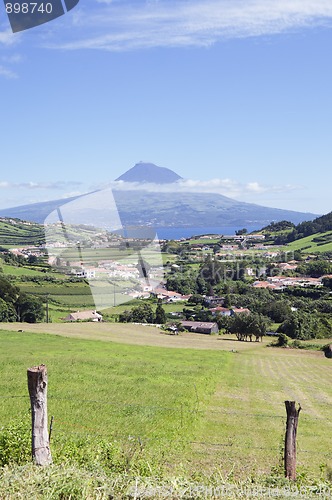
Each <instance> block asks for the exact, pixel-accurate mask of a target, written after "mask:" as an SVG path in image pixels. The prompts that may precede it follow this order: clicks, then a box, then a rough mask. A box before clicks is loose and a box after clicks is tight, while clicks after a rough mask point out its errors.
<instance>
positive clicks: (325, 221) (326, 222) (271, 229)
mask: <svg viewBox="0 0 332 500" xmlns="http://www.w3.org/2000/svg"><path fill="white" fill-rule="evenodd" d="M262 232H263V233H264V234H265V235H266V237H267V239H269V240H270V241H271V242H274V244H275V245H285V244H286V245H288V247H289V248H290V249H292V250H304V251H306V252H307V253H308V252H331V251H332V212H329V213H328V214H326V215H322V216H321V217H317V218H316V219H314V220H313V221H305V222H301V223H300V224H297V225H296V226H295V225H294V224H293V223H291V222H289V221H287V220H283V221H281V222H278V223H272V224H269V225H268V226H266V227H264V228H263V229H262Z"/></svg>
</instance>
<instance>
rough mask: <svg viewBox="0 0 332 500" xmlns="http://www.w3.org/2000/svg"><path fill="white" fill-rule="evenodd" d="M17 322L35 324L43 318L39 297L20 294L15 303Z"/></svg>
mask: <svg viewBox="0 0 332 500" xmlns="http://www.w3.org/2000/svg"><path fill="white" fill-rule="evenodd" d="M15 308H16V312H17V317H18V319H19V321H25V322H27V323H36V322H37V321H41V320H42V319H43V318H44V308H43V303H42V301H41V300H40V298H39V297H33V296H31V295H28V294H26V293H21V294H20V295H19V297H18V299H17V301H16V303H15Z"/></svg>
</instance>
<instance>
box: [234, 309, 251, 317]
mask: <svg viewBox="0 0 332 500" xmlns="http://www.w3.org/2000/svg"><path fill="white" fill-rule="evenodd" d="M236 314H250V311H249V309H247V308H246V307H233V308H232V309H231V316H235V315H236Z"/></svg>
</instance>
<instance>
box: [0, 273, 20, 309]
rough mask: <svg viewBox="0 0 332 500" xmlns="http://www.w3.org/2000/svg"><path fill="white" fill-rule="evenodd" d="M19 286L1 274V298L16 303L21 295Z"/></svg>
mask: <svg viewBox="0 0 332 500" xmlns="http://www.w3.org/2000/svg"><path fill="white" fill-rule="evenodd" d="M19 293H20V291H19V288H18V287H17V286H14V285H12V284H11V283H10V282H9V281H8V279H7V278H5V277H4V276H0V298H1V299H3V300H4V301H5V302H7V303H12V304H13V303H14V302H15V301H16V300H17V298H18V296H19Z"/></svg>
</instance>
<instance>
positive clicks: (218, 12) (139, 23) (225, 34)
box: [54, 0, 332, 51]
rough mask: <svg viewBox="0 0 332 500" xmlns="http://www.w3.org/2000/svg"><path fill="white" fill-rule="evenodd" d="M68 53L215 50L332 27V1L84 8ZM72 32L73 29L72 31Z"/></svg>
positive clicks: (183, 0)
mask: <svg viewBox="0 0 332 500" xmlns="http://www.w3.org/2000/svg"><path fill="white" fill-rule="evenodd" d="M71 19H72V25H71V26H70V29H71V32H72V39H71V40H70V38H71V36H70V35H69V34H68V38H67V41H64V42H63V43H60V44H56V45H54V46H57V47H58V48H64V49H70V50H74V49H101V50H109V51H124V50H134V49H144V48H150V47H184V46H201V47H204V46H209V45H212V44H214V43H216V42H217V41H219V40H222V39H228V38H242V37H252V36H261V35H271V34H277V33H283V32H288V31H294V30H298V29H302V28H308V27H314V26H319V25H329V26H330V25H331V20H332V2H331V1H330V0H278V1H276V0H191V1H187V0H176V1H175V0H159V1H151V0H150V1H139V0H137V1H136V2H133V3H131V2H130V3H128V2H126V3H124V2H117V1H110V0H109V1H107V0H104V1H99V2H96V3H95V6H94V8H93V9H91V8H89V9H87V8H86V7H85V6H81V7H80V6H79V7H78V8H77V9H76V10H75V11H74V12H73V15H72V18H71ZM68 29H69V26H68Z"/></svg>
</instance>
